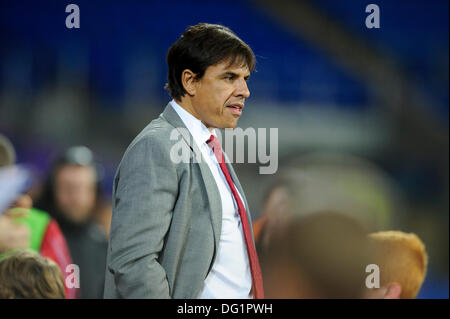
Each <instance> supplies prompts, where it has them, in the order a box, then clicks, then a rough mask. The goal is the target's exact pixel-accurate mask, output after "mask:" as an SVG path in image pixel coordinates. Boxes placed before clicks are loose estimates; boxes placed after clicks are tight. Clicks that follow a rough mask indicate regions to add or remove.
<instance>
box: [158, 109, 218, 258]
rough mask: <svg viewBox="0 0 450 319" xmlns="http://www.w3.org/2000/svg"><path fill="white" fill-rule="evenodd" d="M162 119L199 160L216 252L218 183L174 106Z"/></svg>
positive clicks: (166, 111)
mask: <svg viewBox="0 0 450 319" xmlns="http://www.w3.org/2000/svg"><path fill="white" fill-rule="evenodd" d="M161 116H162V118H163V119H165V120H166V121H167V122H169V123H170V124H171V125H172V126H173V127H174V128H175V129H177V130H178V132H179V133H180V134H181V136H182V137H183V139H184V140H185V142H186V143H187V144H188V145H189V147H190V148H191V150H192V152H193V153H194V156H195V157H194V158H195V159H197V158H198V159H199V161H196V162H198V165H199V167H200V172H201V174H202V180H203V182H204V184H205V188H206V193H207V196H208V200H209V206H210V208H211V223H212V225H213V232H214V244H215V251H217V248H218V247H219V240H220V233H221V230H222V200H221V198H220V193H219V189H218V188H217V185H216V181H215V180H214V176H213V175H212V173H211V171H210V169H209V166H208V164H207V163H206V161H205V159H204V158H203V155H202V153H201V151H200V149H199V148H198V146H197V144H196V143H195V142H194V137H193V136H192V135H191V133H190V132H189V130H188V129H187V127H186V126H185V125H184V123H183V121H182V120H181V118H180V117H179V116H178V114H177V113H176V111H175V110H174V109H173V108H172V106H171V105H170V103H169V104H167V106H166V108H165V110H164V112H163V113H162V114H161Z"/></svg>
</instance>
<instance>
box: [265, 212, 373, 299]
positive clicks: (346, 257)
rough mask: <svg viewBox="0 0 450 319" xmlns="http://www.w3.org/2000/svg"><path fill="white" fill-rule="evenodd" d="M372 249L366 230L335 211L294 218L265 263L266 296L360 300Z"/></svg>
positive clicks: (277, 235) (272, 245) (270, 246)
mask: <svg viewBox="0 0 450 319" xmlns="http://www.w3.org/2000/svg"><path fill="white" fill-rule="evenodd" d="M371 252H372V249H371V247H370V242H369V240H368V237H367V232H366V229H365V228H364V227H363V226H361V224H360V223H358V222H357V221H356V220H354V219H352V218H350V217H348V216H345V215H343V214H339V213H334V212H327V211H323V212H313V213H311V214H309V215H304V216H290V217H288V218H287V219H286V221H285V223H283V225H281V226H278V227H277V228H276V230H274V233H273V235H272V236H271V238H270V240H269V242H268V244H267V246H266V247H265V251H264V254H263V255H262V258H261V265H262V270H263V278H264V290H265V296H266V298H326V299H334V298H345V299H348V298H362V297H363V293H364V288H365V286H364V285H365V278H366V276H367V273H366V272H365V268H366V265H368V264H369V261H370V260H371V258H370V254H371Z"/></svg>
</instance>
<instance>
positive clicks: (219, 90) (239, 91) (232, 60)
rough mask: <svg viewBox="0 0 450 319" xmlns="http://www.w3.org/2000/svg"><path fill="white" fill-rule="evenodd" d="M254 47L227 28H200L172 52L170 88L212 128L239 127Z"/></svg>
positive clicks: (187, 33) (191, 30)
mask: <svg viewBox="0 0 450 319" xmlns="http://www.w3.org/2000/svg"><path fill="white" fill-rule="evenodd" d="M255 63H256V61H255V55H254V54H253V51H252V50H251V48H250V47H249V46H248V45H247V44H246V43H245V42H244V41H242V40H241V39H240V38H239V37H238V36H237V35H236V34H234V33H233V31H231V30H230V29H229V28H227V27H224V26H222V25H217V24H208V23H199V24H197V25H194V26H190V27H188V28H187V29H186V30H185V31H184V33H183V34H182V35H181V37H180V38H179V39H178V40H177V41H176V42H175V43H174V44H173V45H172V46H171V47H170V48H169V52H168V54H167V64H168V67H169V72H168V82H167V84H166V89H167V90H169V92H170V95H171V96H172V98H173V99H174V100H175V101H176V102H177V103H178V104H180V105H181V106H182V107H183V108H185V109H186V110H187V111H188V112H189V113H191V114H192V115H193V116H195V117H196V118H197V119H199V120H201V121H202V123H203V124H204V125H205V126H206V127H208V128H235V127H236V124H237V121H238V119H239V117H240V116H241V114H242V109H243V108H244V104H245V99H247V98H248V97H249V96H250V91H249V90H248V87H247V81H248V79H249V77H250V72H251V71H253V69H254V68H255Z"/></svg>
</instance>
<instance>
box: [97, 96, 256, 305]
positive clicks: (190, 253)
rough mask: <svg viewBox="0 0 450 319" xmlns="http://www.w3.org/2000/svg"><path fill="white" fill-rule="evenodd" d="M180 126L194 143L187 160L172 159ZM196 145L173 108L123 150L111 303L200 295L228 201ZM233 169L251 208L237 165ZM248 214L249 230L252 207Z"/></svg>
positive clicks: (108, 282)
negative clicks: (224, 203)
mask: <svg viewBox="0 0 450 319" xmlns="http://www.w3.org/2000/svg"><path fill="white" fill-rule="evenodd" d="M179 128H183V129H184V130H180V129H179ZM174 129H177V130H178V132H180V134H181V135H182V143H186V144H187V145H189V146H188V149H189V151H190V153H189V156H190V161H189V162H184V163H183V162H181V163H179V164H175V163H173V162H172V161H171V159H170V149H171V147H172V146H173V145H174V144H175V143H180V139H179V140H178V141H176V140H175V141H171V140H170V139H169V136H170V134H171V133H172V131H173V130H174ZM186 132H187V133H186ZM192 141H193V137H192V135H191V134H190V133H189V131H188V130H187V128H186V126H185V125H184V123H183V121H182V120H181V118H180V117H179V116H178V114H177V113H176V112H175V110H174V109H173V108H172V106H170V104H169V105H167V106H166V108H165V110H164V112H163V113H162V114H161V115H160V116H159V117H158V118H157V119H155V120H153V121H152V122H151V123H150V124H149V125H148V126H147V127H146V128H144V130H142V132H141V133H140V134H139V135H138V136H137V137H136V138H135V139H134V140H133V142H131V144H130V145H129V147H128V149H127V150H126V151H125V154H124V156H123V158H122V161H121V162H120V164H119V167H118V169H117V172H116V176H115V178H114V186H113V216H112V221H111V233H110V240H109V246H108V257H107V268H106V277H105V290H104V297H105V298H181V299H184V298H187V299H190V298H196V297H197V295H198V294H199V292H200V290H201V288H202V286H203V283H204V280H205V278H206V276H207V275H208V273H209V271H210V270H211V267H212V265H213V263H214V260H215V257H216V251H217V249H218V245H219V239H220V233H221V227H222V204H221V199H220V194H219V190H218V188H217V185H216V182H215V180H214V177H213V175H212V173H211V171H210V169H209V167H208V164H207V163H206V162H205V161H204V160H202V161H200V162H199V161H196V160H195V158H199V157H195V156H200V157H201V152H200V149H199V148H198V147H197V146H196V144H195V143H194V142H192ZM224 155H225V157H226V154H225V153H224ZM226 162H229V160H228V159H227V158H226ZM227 167H228V170H229V171H230V175H231V177H232V179H233V181H234V183H235V185H236V187H237V188H238V190H239V192H240V193H241V195H242V196H243V198H244V202H245V207H247V208H248V203H247V200H246V198H245V195H244V192H243V190H242V187H241V185H240V183H239V181H238V179H237V176H236V174H235V172H234V170H233V168H232V166H231V164H230V163H227ZM247 215H248V219H249V222H250V227H251V217H250V212H249V210H248V209H247Z"/></svg>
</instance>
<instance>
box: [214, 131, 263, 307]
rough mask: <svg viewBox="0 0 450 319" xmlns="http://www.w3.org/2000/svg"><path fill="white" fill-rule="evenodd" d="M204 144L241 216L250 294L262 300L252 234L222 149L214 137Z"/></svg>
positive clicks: (261, 282)
mask: <svg viewBox="0 0 450 319" xmlns="http://www.w3.org/2000/svg"><path fill="white" fill-rule="evenodd" d="M206 143H207V144H208V145H209V147H211V148H212V150H213V152H214V155H216V158H217V162H219V165H220V168H221V169H222V172H223V175H225V178H226V180H227V182H228V185H229V186H230V189H231V192H232V193H233V196H234V199H235V200H236V203H237V206H238V210H239V215H240V216H241V222H242V229H243V230H244V237H245V244H246V247H247V253H248V259H249V262H250V270H251V272H252V293H253V297H254V298H255V299H264V290H263V280H262V275H261V268H260V267H259V261H258V255H257V254H256V249H255V245H254V244H253V238H252V233H251V231H250V225H249V223H248V218H247V213H246V212H245V207H244V204H243V203H242V200H241V198H240V196H239V194H238V193H237V191H236V188H235V186H234V183H233V181H232V179H231V176H230V173H229V172H228V169H227V165H226V164H225V161H224V157H223V153H222V148H221V147H220V142H219V141H218V140H217V138H216V137H215V136H214V135H211V137H210V138H209V140H208V141H206Z"/></svg>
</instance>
